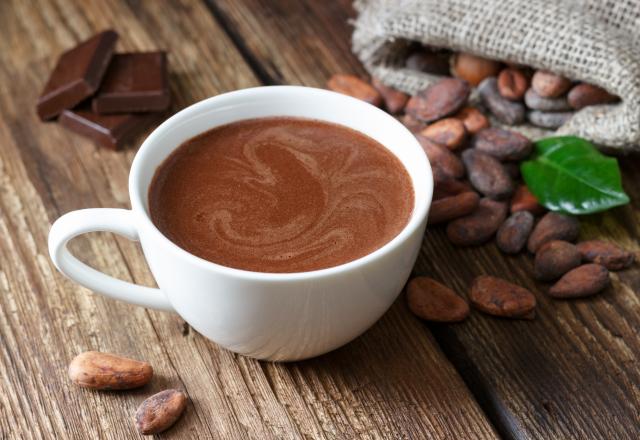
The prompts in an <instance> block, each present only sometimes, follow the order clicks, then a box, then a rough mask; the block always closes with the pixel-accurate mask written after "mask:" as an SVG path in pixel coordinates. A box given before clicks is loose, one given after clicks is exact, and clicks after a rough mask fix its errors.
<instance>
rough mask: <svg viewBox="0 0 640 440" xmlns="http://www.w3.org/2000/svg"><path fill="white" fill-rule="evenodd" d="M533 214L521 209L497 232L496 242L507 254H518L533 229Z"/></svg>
mask: <svg viewBox="0 0 640 440" xmlns="http://www.w3.org/2000/svg"><path fill="white" fill-rule="evenodd" d="M533 222H534V219H533V215H532V214H531V213H530V212H528V211H519V212H516V213H514V214H511V216H510V217H509V218H508V219H507V220H505V222H504V223H503V224H502V225H501V226H500V229H498V232H497V233H496V244H497V245H498V249H500V250H501V251H502V252H504V253H505V254H517V253H518V252H520V251H521V250H522V249H523V248H524V245H525V244H527V239H528V238H529V234H531V230H532V229H533Z"/></svg>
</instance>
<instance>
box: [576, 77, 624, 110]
mask: <svg viewBox="0 0 640 440" xmlns="http://www.w3.org/2000/svg"><path fill="white" fill-rule="evenodd" d="M567 100H568V101H569V105H570V106H571V107H572V108H573V109H575V110H580V109H582V108H584V107H587V106H589V105H602V104H611V103H614V102H617V101H618V97H617V96H614V95H612V94H611V93H609V92H607V91H606V90H605V89H603V88H601V87H598V86H594V85H592V84H587V83H581V84H578V85H576V86H574V87H573V88H572V89H571V90H570V91H569V94H568V95H567Z"/></svg>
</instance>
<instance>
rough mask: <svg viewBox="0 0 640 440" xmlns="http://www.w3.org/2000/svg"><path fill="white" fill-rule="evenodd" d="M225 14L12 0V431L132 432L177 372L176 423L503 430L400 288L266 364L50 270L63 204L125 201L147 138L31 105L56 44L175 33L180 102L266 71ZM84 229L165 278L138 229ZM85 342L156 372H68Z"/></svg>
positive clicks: (361, 430)
mask: <svg viewBox="0 0 640 440" xmlns="http://www.w3.org/2000/svg"><path fill="white" fill-rule="evenodd" d="M328 14H329V15H325V18H327V19H328V18H329V17H330V14H331V13H330V12H328ZM218 20H219V18H216V17H215V16H214V15H213V14H212V13H211V11H210V10H209V9H208V8H207V7H206V6H205V5H204V4H203V3H201V2H198V1H192V2H187V1H177V0H176V1H167V2H164V1H163V2H159V1H158V2H156V1H148V2H136V1H131V2H116V1H100V0H95V1H92V2H72V1H51V2H38V3H36V2H23V1H21V0H15V1H13V2H7V1H4V2H0V29H2V30H1V31H0V32H1V38H0V108H1V112H2V113H1V116H2V117H1V118H0V378H1V383H0V438H7V439H16V438H57V439H59V438H78V439H84V438H108V439H124V438H136V437H137V434H136V432H135V430H134V427H133V423H132V421H131V417H132V414H133V413H134V411H135V408H136V407H137V405H138V404H139V403H140V402H141V401H142V400H143V399H144V398H145V397H147V396H149V395H150V394H152V393H154V392H157V391H159V390H161V389H164V388H167V387H178V388H183V389H185V390H186V392H187V393H188V395H189V397H190V399H191V404H190V405H189V406H188V409H187V412H186V413H185V416H184V417H183V419H182V420H180V421H179V422H178V424H177V425H176V426H175V427H174V428H173V429H172V430H170V431H168V432H167V433H166V434H165V435H163V437H166V438H180V439H182V438H224V439H227V438H257V439H265V438H314V439H315V438H464V437H469V436H472V437H473V438H496V434H495V431H494V429H493V427H492V426H491V424H490V423H489V421H488V419H487V418H486V416H485V415H484V413H483V412H482V410H481V409H480V407H479V406H478V404H477V403H476V401H475V399H474V398H473V396H472V395H471V393H470V392H469V390H468V389H467V387H466V385H465V384H464V382H463V381H462V379H461V378H460V376H459V375H458V374H457V373H456V371H455V369H454V368H453V366H452V365H451V363H450V362H449V361H448V360H447V359H446V357H445V356H444V355H443V353H442V352H441V350H440V349H439V347H438V345H437V344H436V343H435V341H434V339H433V338H432V337H431V335H430V334H429V332H428V331H425V329H424V328H423V326H422V324H421V323H419V322H418V321H416V320H415V319H412V318H411V317H410V316H408V314H407V312H406V310H405V307H404V304H403V303H402V302H401V301H399V302H398V303H397V304H396V305H395V306H394V307H393V309H392V310H391V311H390V312H389V313H388V314H387V315H386V316H385V317H384V318H383V319H382V320H381V321H380V322H379V323H378V324H377V325H376V326H374V328H372V329H371V330H370V331H369V332H367V334H366V335H364V336H363V337H361V338H359V339H358V340H356V341H355V342H353V343H351V344H349V345H348V346H346V347H344V348H342V349H340V350H337V351H335V352H334V353H331V354H329V355H326V356H322V357H320V358H317V359H314V360H310V361H306V362H298V363H291V364H270V363H263V362H257V361H254V360H251V359H247V358H244V357H241V356H237V355H234V354H232V353H230V352H228V351H225V350H223V349H220V348H218V347H217V346H216V345H215V344H213V343H211V342H210V341H208V340H206V339H205V338H203V337H202V336H200V335H198V334H196V333H195V332H194V331H191V330H190V329H189V327H188V326H185V325H184V323H183V321H182V320H181V319H180V318H179V317H178V316H176V315H173V314H168V313H162V312H154V311H148V310H145V309H142V308H137V307H134V306H128V305H125V304H122V303H118V302H116V301H113V300H109V299H105V298H103V297H100V296H98V295H94V294H92V293H90V292H89V291H87V290H86V289H83V288H81V287H79V286H77V285H76V284H74V283H72V282H70V281H68V280H66V279H64V278H63V277H62V276H60V275H59V274H58V273H57V272H56V271H55V269H54V267H53V265H52V264H51V262H50V260H49V258H48V255H47V247H46V240H47V233H48V230H49V227H50V224H51V223H52V221H54V220H55V219H56V218H57V217H58V216H60V215H61V214H63V213H65V212H67V211H70V210H74V209H79V208H87V207H100V206H110V207H128V206H129V202H128V194H127V174H128V169H129V167H130V164H131V160H132V158H133V155H134V154H135V149H133V148H131V149H129V150H127V151H125V152H121V153H114V152H110V151H106V150H102V149H97V148H96V147H94V146H93V145H92V144H91V142H89V141H87V140H85V139H83V138H80V137H78V136H76V135H74V134H70V133H68V132H66V131H65V130H64V129H63V128H62V127H60V126H58V125H56V124H54V123H50V124H43V123H41V122H40V121H38V120H37V118H36V116H35V111H34V104H35V101H36V98H37V95H38V93H39V90H40V88H41V87H42V85H43V84H44V81H45V80H46V78H47V75H48V72H49V71H50V69H51V68H52V66H53V64H54V62H55V59H56V57H57V55H58V54H59V53H60V52H61V51H63V50H65V49H67V48H69V47H71V46H73V45H74V43H76V42H78V41H81V40H82V39H84V38H86V37H88V36H90V35H91V34H93V33H94V32H96V31H99V30H102V29H105V28H108V27H114V28H115V29H116V30H117V31H118V32H119V33H120V35H121V40H120V42H119V43H118V49H119V50H120V51H124V50H145V49H167V50H169V52H170V66H171V72H172V74H171V86H172V92H173V96H174V98H175V105H174V108H173V111H175V110H178V109H180V108H182V107H184V106H186V105H189V104H191V103H193V102H196V101H198V100H200V99H202V98H205V97H208V96H211V95H215V94H217V93H220V92H224V91H228V90H233V89H237V88H242V87H248V86H254V85H259V84H261V82H262V81H265V76H264V74H263V72H260V71H258V70H256V69H257V68H256V66H255V65H251V63H252V60H249V59H246V58H245V57H244V56H243V53H242V50H244V49H242V50H239V49H238V47H237V46H236V44H235V43H234V40H233V39H232V38H231V37H229V36H228V35H227V32H226V31H225V30H224V29H223V28H222V27H221V26H220V24H219V21H218ZM320 42H321V40H320V39H317V41H316V42H315V43H312V44H318V45H319V44H321V43H320ZM340 44H342V46H343V50H344V49H345V48H346V47H348V43H347V42H346V41H343V42H342V43H340ZM318 47H320V46H318ZM337 53H340V52H339V51H338V52H337ZM245 55H246V54H245ZM290 62H291V63H294V62H295V58H292V59H291V60H290ZM300 62H301V63H302V62H303V60H300ZM304 62H306V61H304ZM340 63H341V61H336V65H335V66H334V67H335V69H338V68H340V66H341V64H340ZM317 67H318V66H314V67H311V66H309V67H308V68H312V69H315V68H317ZM334 67H332V68H334ZM350 67H354V68H356V65H355V63H354V65H353V66H350ZM264 69H265V70H267V71H268V70H269V67H268V66H266V67H264ZM254 70H255V71H257V72H258V73H257V74H256V73H254ZM327 72H328V71H327ZM325 73H326V72H318V77H317V80H316V81H315V84H316V85H317V84H318V83H319V82H320V81H321V80H322V78H323V76H324V74H325ZM283 78H284V77H283ZM138 143H139V140H138V141H137V142H136V143H135V144H136V145H137V144H138ZM72 247H73V250H74V252H75V253H76V254H77V255H78V256H79V257H80V258H81V259H83V260H84V261H86V262H87V263H89V264H91V265H92V266H95V267H97V268H98V269H101V270H105V271H107V272H108V273H111V274H113V275H115V276H118V277H120V278H122V279H125V280H130V281H135V282H138V283H143V284H147V285H153V283H154V282H153V278H152V276H151V275H150V273H149V271H148V269H147V267H146V265H145V263H144V259H143V257H142V254H141V252H140V249H139V248H138V246H137V245H136V244H135V243H131V242H129V241H127V240H125V239H121V238H116V237H114V236H112V235H108V234H93V235H91V236H88V237H83V238H79V239H76V240H75V241H74V243H73V246H72ZM90 349H91V350H103V351H111V352H115V353H120V354H123V355H127V356H130V357H134V358H139V359H145V360H147V361H149V362H150V363H151V364H152V365H153V367H154V369H155V371H156V377H155V378H154V380H153V381H152V383H151V384H150V385H149V386H147V387H145V388H143V389H140V390H136V391H130V392H92V391H87V390H83V389H79V388H77V387H75V386H72V385H71V384H70V383H69V381H68V379H67V376H66V367H67V364H68V362H69V361H70V360H71V359H72V358H73V357H74V356H75V355H76V354H77V353H79V352H81V351H84V350H90Z"/></svg>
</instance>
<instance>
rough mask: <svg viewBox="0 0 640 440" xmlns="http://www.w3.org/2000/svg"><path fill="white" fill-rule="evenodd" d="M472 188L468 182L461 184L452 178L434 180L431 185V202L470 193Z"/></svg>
mask: <svg viewBox="0 0 640 440" xmlns="http://www.w3.org/2000/svg"><path fill="white" fill-rule="evenodd" d="M472 191H473V188H471V185H469V182H461V181H460V180H455V179H453V178H452V177H448V176H447V177H446V178H444V179H439V180H436V179H434V185H433V200H439V199H443V198H445V197H451V196H455V195H458V194H461V193H463V192H472Z"/></svg>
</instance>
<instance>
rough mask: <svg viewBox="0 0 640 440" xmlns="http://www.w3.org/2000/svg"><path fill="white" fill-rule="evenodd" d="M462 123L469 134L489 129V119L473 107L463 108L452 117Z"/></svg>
mask: <svg viewBox="0 0 640 440" xmlns="http://www.w3.org/2000/svg"><path fill="white" fill-rule="evenodd" d="M454 117H455V118H458V119H460V120H461V121H462V124H463V125H464V128H465V129H466V130H467V133H469V134H476V133H477V132H479V131H480V130H482V129H484V128H487V127H489V125H490V123H489V118H487V117H486V116H485V115H484V114H482V112H481V111H480V110H478V109H477V108H475V107H464V108H463V109H462V110H460V111H459V112H458V113H456V114H455V115H454Z"/></svg>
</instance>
